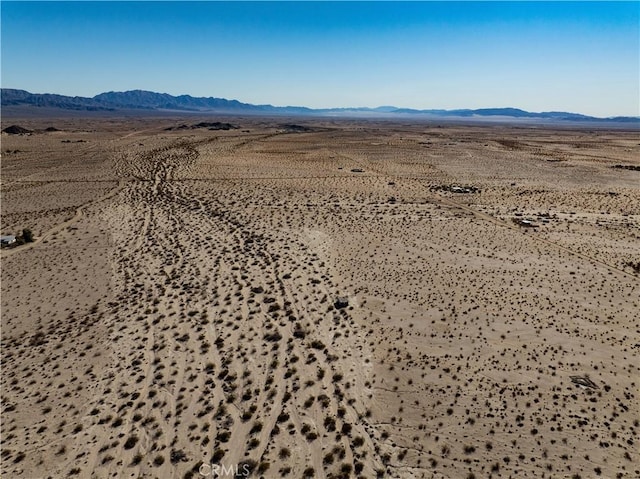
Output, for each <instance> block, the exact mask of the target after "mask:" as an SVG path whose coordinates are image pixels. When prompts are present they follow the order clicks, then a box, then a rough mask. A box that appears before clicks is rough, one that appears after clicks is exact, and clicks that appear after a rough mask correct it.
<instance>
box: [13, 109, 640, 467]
mask: <svg viewBox="0 0 640 479" xmlns="http://www.w3.org/2000/svg"><path fill="white" fill-rule="evenodd" d="M6 128H9V130H8V131H6V132H3V133H2V137H1V144H2V147H1V154H2V169H1V177H0V186H1V200H2V202H1V208H2V216H1V224H0V233H1V234H2V236H3V238H4V237H5V236H11V237H13V238H14V240H15V241H14V242H11V244H6V245H3V246H2V249H1V251H0V255H1V259H0V261H1V263H0V264H1V268H2V269H1V274H2V282H1V288H2V291H1V305H0V307H1V312H2V315H1V320H2V324H1V327H2V343H1V346H2V354H1V359H2V375H1V386H2V387H1V390H0V392H1V402H2V425H1V427H2V448H1V449H2V454H1V470H2V474H3V476H6V477H24V478H36V477H38V478H40V477H52V478H58V477H81V478H83V477H87V478H89V477H118V478H125V477H131V478H135V477H158V478H169V477H174V478H198V477H234V476H238V477H265V478H280V477H291V478H312V477H314V478H327V479H328V478H337V477H366V478H375V477H398V478H452V479H454V478H468V479H471V478H489V477H491V478H543V477H545V478H584V479H586V478H594V477H603V478H634V477H638V476H640V457H639V455H638V431H639V429H640V419H639V418H640V401H638V395H639V393H640V392H639V384H640V375H639V371H638V368H639V367H640V361H639V355H640V330H639V328H640V324H639V323H638V311H639V310H640V304H639V303H640V294H639V293H640V276H639V275H640V241H639V239H640V188H639V186H640V176H639V175H640V172H639V171H638V170H639V169H640V160H639V158H640V139H639V138H638V131H637V130H633V129H625V128H616V129H607V128H592V127H589V126H582V127H575V126H572V127H560V126H544V127H539V126H538V127H536V126H533V127H532V126H531V125H521V126H517V125H515V126H514V125H511V126H509V125H503V124H465V123H460V122H458V123H450V122H444V121H441V122H435V121H410V120H403V119H394V120H379V119H355V120H354V119H332V118H300V117H291V118H284V117H273V116H271V117H267V116H264V117H263V116H217V117H212V116H211V115H209V116H206V117H204V116H203V117H199V116H198V115H186V114H185V115H177V116H176V115H174V116H172V115H168V114H165V115H164V116H163V115H160V114H157V115H155V116H148V117H145V116H132V117H129V118H123V117H116V116H108V115H106V116H100V115H95V116H87V117H86V118H76V117H74V116H72V115H68V116H65V117H59V118H55V117H48V118H38V117H35V116H31V117H22V118H20V117H14V118H6V117H5V118H3V120H2V129H3V130H4V129H6ZM531 226H535V227H531Z"/></svg>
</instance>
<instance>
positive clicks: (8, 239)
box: [0, 235, 16, 246]
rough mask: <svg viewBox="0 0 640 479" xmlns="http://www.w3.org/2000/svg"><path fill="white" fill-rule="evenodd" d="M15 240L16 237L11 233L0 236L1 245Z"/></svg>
mask: <svg viewBox="0 0 640 479" xmlns="http://www.w3.org/2000/svg"><path fill="white" fill-rule="evenodd" d="M15 242H16V237H15V236H13V235H7V236H4V235H3V236H0V244H2V245H3V246H4V245H9V244H13V243H15Z"/></svg>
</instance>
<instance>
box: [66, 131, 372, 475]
mask: <svg viewBox="0 0 640 479" xmlns="http://www.w3.org/2000/svg"><path fill="white" fill-rule="evenodd" d="M199 144H203V142H200V143H196V142H194V143H189V142H185V141H179V142H176V143H174V144H172V145H170V146H167V147H163V148H160V149H157V150H152V151H148V152H145V153H143V154H140V155H139V156H137V157H135V158H126V157H122V158H121V161H118V162H116V168H117V172H118V174H119V175H120V176H123V177H128V178H134V179H133V180H131V181H129V182H128V183H126V186H125V188H124V190H123V191H122V194H121V195H119V196H118V198H117V199H116V200H115V201H114V202H113V204H112V205H110V206H109V207H107V208H104V211H103V213H102V216H103V218H104V220H105V221H107V222H109V223H110V224H111V225H112V226H113V227H114V229H115V228H117V229H118V230H119V231H120V232H121V234H122V237H119V238H116V242H117V244H120V245H122V246H121V247H120V248H119V250H118V251H117V252H116V255H115V256H114V261H115V268H116V270H115V283H116V284H117V285H118V286H117V287H118V290H119V293H118V294H117V296H118V298H117V301H116V304H114V305H113V308H114V309H113V311H112V315H111V316H112V317H113V318H114V320H113V324H112V325H111V329H112V330H114V332H113V333H112V337H111V339H110V342H111V344H113V353H114V355H115V360H114V363H113V364H114V367H113V369H112V372H111V373H110V374H109V377H108V378H103V381H102V383H101V384H102V385H101V392H100V393H99V394H97V395H96V401H94V403H92V404H89V405H87V414H88V412H89V411H91V410H99V411H101V412H100V413H99V414H97V415H95V420H94V421H93V424H92V426H91V427H90V428H89V429H88V430H87V435H86V437H82V438H79V440H78V443H77V448H78V450H81V449H82V448H86V443H87V441H90V442H91V443H92V444H93V446H92V450H93V451H94V453H93V455H91V456H90V457H89V459H88V462H87V464H86V467H87V468H88V469H90V470H94V471H96V474H105V475H107V474H109V475H114V474H115V475H116V476H118V475H121V474H124V473H125V471H126V472H130V471H131V464H132V462H133V463H137V462H138V461H139V463H137V464H135V467H134V470H135V469H137V470H138V471H139V472H138V473H139V474H153V475H159V476H162V477H182V475H184V473H185V472H188V471H189V470H197V468H198V467H199V466H200V464H202V463H203V462H204V463H205V464H221V465H224V466H225V467H237V466H238V465H239V464H243V463H245V462H246V461H249V462H246V464H248V465H249V466H250V467H251V468H256V467H257V468H265V467H267V466H266V464H270V465H274V464H278V463H279V464H282V465H283V466H282V470H281V471H276V470H271V471H270V474H271V475H272V477H276V476H278V475H280V474H285V473H287V468H291V471H290V472H291V473H293V474H294V477H295V476H298V477H299V476H300V475H302V474H303V473H304V471H305V470H306V471H307V473H309V471H310V469H309V468H311V469H313V470H314V473H315V477H326V474H328V473H329V472H330V471H331V470H335V471H336V472H337V471H339V470H340V468H341V467H344V468H347V467H349V468H351V469H352V470H357V471H364V472H366V473H367V474H368V475H373V474H374V471H373V469H371V468H372V467H373V466H374V465H377V466H376V467H380V468H381V467H382V462H381V460H380V458H379V457H378V453H377V451H376V450H375V448H374V445H375V444H376V442H377V440H378V438H376V437H375V434H374V432H373V430H372V428H371V427H370V426H369V425H368V424H367V423H366V421H365V413H366V409H367V407H366V404H367V401H368V399H367V397H366V394H367V391H368V390H369V389H368V387H367V386H366V385H365V384H366V382H367V380H368V375H367V373H366V371H367V368H366V367H365V366H366V363H365V358H366V357H368V353H366V348H365V347H363V344H364V340H363V338H360V334H361V333H360V332H359V329H358V327H357V326H356V325H355V323H354V321H353V319H352V318H351V317H350V313H349V311H348V309H340V310H337V309H335V308H334V307H333V301H334V298H335V296H336V294H337V291H336V288H335V285H334V284H333V283H332V281H331V279H330V275H329V274H328V271H327V270H326V267H325V266H324V264H323V262H322V261H321V259H320V257H319V256H318V255H317V254H316V253H315V252H314V250H313V248H311V247H310V246H309V245H308V244H307V241H306V240H305V238H304V237H299V238H296V237H292V236H291V235H290V232H287V231H277V230H272V229H270V228H268V225H266V224H262V223H261V222H260V221H257V220H255V221H251V218H250V217H248V216H244V217H237V216H235V215H234V214H233V213H232V212H230V211H229V210H228V209H226V208H225V207H224V205H223V204H222V203H221V202H220V201H217V200H216V197H215V194H212V195H209V196H207V198H204V197H198V196H197V195H195V194H193V193H192V192H191V191H190V190H189V189H188V186H187V184H186V183H185V182H184V181H179V180H181V179H183V178H185V177H188V176H189V174H190V173H191V172H192V170H193V168H194V166H195V164H196V162H197V159H198V150H197V148H198V146H199ZM224 194H226V192H225V193H224ZM120 318H121V319H120ZM357 344H360V346H359V347H356V345H357ZM132 378H133V379H132ZM98 398H99V399H98ZM108 411H120V412H119V414H118V416H117V425H114V420H116V418H114V417H112V418H111V419H110V420H109V421H107V420H105V418H104V417H102V416H107V412H108ZM101 417H102V419H101ZM118 437H122V438H123V440H122V441H121V442H120V444H119V445H117V446H115V449H116V450H114V449H113V448H110V452H111V454H113V455H115V456H116V457H123V458H124V460H123V461H121V462H120V463H118V464H115V463H107V464H103V463H101V462H100V461H99V451H100V450H101V449H103V448H105V447H106V448H109V445H110V444H112V443H113V442H114V440H116V439H117V438H118ZM127 438H131V439H130V441H129V442H127V440H126V439H127ZM134 441H135V444H136V447H132V448H131V449H130V450H129V449H128V447H129V445H130V444H131V443H132V442H134ZM323 451H325V452H324V453H323ZM136 454H139V455H140V456H136ZM325 456H327V457H325ZM365 456H366V457H367V461H366V463H367V465H366V466H365V464H364V463H363V462H362V461H361V460H360V459H358V458H362V459H363V458H364V457H365ZM158 457H161V458H162V459H158ZM160 461H164V462H163V463H162V464H158V462H160ZM273 467H275V466H273ZM363 468H364V469H363Z"/></svg>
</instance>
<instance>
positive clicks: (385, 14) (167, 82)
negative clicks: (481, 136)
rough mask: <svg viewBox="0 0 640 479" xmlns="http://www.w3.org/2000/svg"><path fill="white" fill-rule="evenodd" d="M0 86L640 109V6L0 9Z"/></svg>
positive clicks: (606, 112)
mask: <svg viewBox="0 0 640 479" xmlns="http://www.w3.org/2000/svg"><path fill="white" fill-rule="evenodd" d="M1 14H2V18H1V21H2V64H1V73H2V86H3V87H5V88H21V89H25V90H29V91H32V92H35V93H44V92H47V93H59V94H65V95H80V96H93V95H95V94H97V93H100V92H103V91H110V90H114V91H122V90H131V89H144V90H153V91H159V92H164V93H170V94H174V95H178V94H190V95H193V96H215V97H223V98H229V99H238V100H240V101H243V102H249V103H256V104H264V103H271V104H274V105H304V106H309V107H346V106H372V107H373V106H379V105H395V106H400V107H411V108H446V109H450V108H483V107H504V106H513V107H518V108H523V109H526V110H530V111H548V110H562V111H572V112H579V113H585V114H591V115H595V116H614V115H634V116H635V115H640V30H639V29H640V27H639V25H640V3H639V2H602V3H600V2H549V3H548V2H407V3H404V2H354V3H347V2H282V3H272V2H13V1H3V2H2V4H1Z"/></svg>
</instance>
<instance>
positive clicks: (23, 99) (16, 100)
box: [0, 88, 640, 123]
mask: <svg viewBox="0 0 640 479" xmlns="http://www.w3.org/2000/svg"><path fill="white" fill-rule="evenodd" d="M0 95H1V96H0V99H1V105H2V107H10V106H11V107H19V106H22V107H40V108H56V109H62V110H75V111H105V112H108V111H114V112H115V111H118V110H141V111H144V110H150V111H182V112H194V113H195V112H201V113H227V114H228V113H235V114H276V115H278V114H280V115H305V116H384V117H396V116H404V117H406V116H421V117H426V118H429V117H433V118H468V119H470V118H477V119H482V118H494V119H499V118H516V119H531V120H535V119H540V120H547V121H570V122H617V123H640V117H628V116H618V117H609V118H596V117H593V116H587V115H581V114H579V113H567V112H562V111H548V112H540V113H532V112H528V111H525V110H520V109H518V108H481V109H477V110H471V109H461V110H416V109H411V108H397V107H394V106H380V107H377V108H366V107H365V108H322V109H312V108H307V107H301V106H273V105H252V104H250V103H242V102H239V101H237V100H226V99H224V98H214V97H208V98H204V97H192V96H190V95H180V96H173V95H169V94H166V93H156V92H152V91H144V90H132V91H125V92H107V93H100V94H99V95H96V96H94V97H93V98H86V97H80V96H64V95H55V94H51V93H30V92H28V91H25V90H15V89H11V88H2V89H1V91H0Z"/></svg>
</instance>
